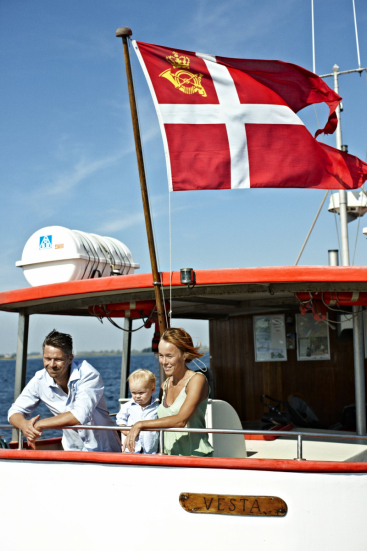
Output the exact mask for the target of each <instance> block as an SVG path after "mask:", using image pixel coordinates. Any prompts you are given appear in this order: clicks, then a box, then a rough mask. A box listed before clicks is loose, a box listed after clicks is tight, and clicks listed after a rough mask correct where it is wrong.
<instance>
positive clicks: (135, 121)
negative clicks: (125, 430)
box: [116, 27, 167, 380]
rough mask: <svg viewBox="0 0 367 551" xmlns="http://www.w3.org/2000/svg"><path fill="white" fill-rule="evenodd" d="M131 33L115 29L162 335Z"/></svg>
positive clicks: (159, 289) (125, 28)
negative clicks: (131, 59)
mask: <svg viewBox="0 0 367 551" xmlns="http://www.w3.org/2000/svg"><path fill="white" fill-rule="evenodd" d="M132 34H133V33H132V31H131V29H129V28H128V27H120V28H118V29H117V31H116V36H117V37H121V38H122V47H123V50H124V58H125V67H126V77H127V87H128V90H129V99H130V109H131V119H132V123H133V130H134V139H135V149H136V158H137V161H138V170H139V179H140V188H141V197H142V200H143V209H144V218H145V226H146V231H147V238H148V247H149V255H150V263H151V266H152V276H153V285H154V295H155V302H156V305H157V316H158V325H159V332H160V334H161V335H162V334H163V332H164V331H165V330H166V329H167V325H166V319H165V316H164V310H163V301H162V295H161V285H162V282H161V277H160V273H159V271H158V264H157V256H156V251H155V244H154V237H153V227H152V218H151V214H150V206H149V196H148V190H147V181H146V177H145V168H144V161H143V150H142V146H141V139H140V128H139V119H138V111H137V108H136V100H135V92H134V85H133V78H132V73H131V64H130V56H129V48H128V44H127V39H128V37H129V36H131V35H132ZM162 380H163V379H162Z"/></svg>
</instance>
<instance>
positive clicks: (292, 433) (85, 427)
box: [0, 425, 367, 461]
mask: <svg viewBox="0 0 367 551" xmlns="http://www.w3.org/2000/svg"><path fill="white" fill-rule="evenodd" d="M13 428H14V427H13V426H12V425H0V430H8V429H13ZM132 428H133V427H129V426H126V427H125V426H124V427H123V430H124V431H125V430H130V429H132ZM61 429H74V430H75V429H77V430H79V429H82V430H113V431H116V430H117V431H118V430H121V429H122V427H119V426H118V425H115V426H108V427H105V426H101V425H96V426H93V425H66V426H63V427H58V428H57V430H61ZM45 430H50V429H45ZM18 431H19V433H18V434H19V447H18V449H23V435H22V431H21V430H20V429H18ZM144 431H146V432H159V452H158V453H159V454H160V455H165V454H164V451H163V450H164V433H165V432H186V433H188V432H190V433H206V434H237V435H246V434H248V435H251V434H257V435H264V434H265V435H268V436H275V435H276V436H297V457H296V459H297V460H299V461H302V460H303V456H302V443H303V442H302V439H303V438H327V439H338V440H366V441H367V435H365V436H360V435H358V434H340V433H328V432H302V431H293V430H292V431H285V430H276V431H275V430H274V431H269V430H239V429H207V428H205V429H204V428H203V429H192V428H188V427H180V428H179V427H172V428H166V429H158V430H157V429H144V430H143V431H142V432H144Z"/></svg>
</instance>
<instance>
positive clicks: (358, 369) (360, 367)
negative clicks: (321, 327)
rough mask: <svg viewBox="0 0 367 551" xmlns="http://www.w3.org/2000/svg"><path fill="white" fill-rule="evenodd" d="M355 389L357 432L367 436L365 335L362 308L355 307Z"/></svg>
mask: <svg viewBox="0 0 367 551" xmlns="http://www.w3.org/2000/svg"><path fill="white" fill-rule="evenodd" d="M353 314H354V317H353V354H354V387H355V400H356V429H357V430H356V432H357V434H358V435H359V436H364V435H365V434H366V395H365V382H364V379H365V375H364V334H363V313H362V306H353Z"/></svg>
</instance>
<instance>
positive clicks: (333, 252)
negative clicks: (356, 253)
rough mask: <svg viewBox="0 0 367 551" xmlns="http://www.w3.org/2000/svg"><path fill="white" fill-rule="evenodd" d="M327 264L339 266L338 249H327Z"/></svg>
mask: <svg viewBox="0 0 367 551" xmlns="http://www.w3.org/2000/svg"><path fill="white" fill-rule="evenodd" d="M328 257H329V266H339V251H338V249H329V250H328Z"/></svg>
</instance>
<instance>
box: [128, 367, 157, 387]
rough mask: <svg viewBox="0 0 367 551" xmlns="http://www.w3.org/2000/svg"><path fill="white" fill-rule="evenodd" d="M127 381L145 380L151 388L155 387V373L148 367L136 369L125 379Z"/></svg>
mask: <svg viewBox="0 0 367 551" xmlns="http://www.w3.org/2000/svg"><path fill="white" fill-rule="evenodd" d="M127 380H128V381H143V380H144V381H146V382H147V383H148V384H149V385H150V387H151V388H153V387H155V375H154V373H152V372H151V371H149V370H148V369H137V370H136V371H133V372H132V373H131V375H130V376H129V377H128V379H127Z"/></svg>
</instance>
